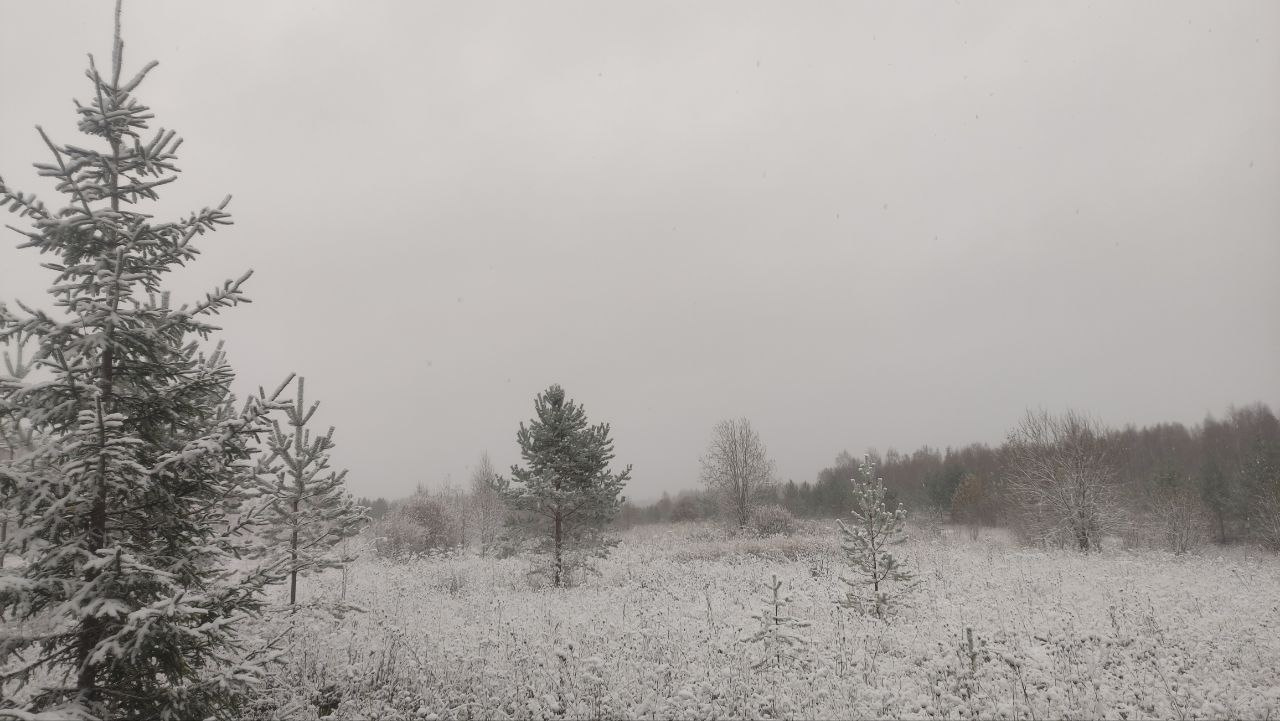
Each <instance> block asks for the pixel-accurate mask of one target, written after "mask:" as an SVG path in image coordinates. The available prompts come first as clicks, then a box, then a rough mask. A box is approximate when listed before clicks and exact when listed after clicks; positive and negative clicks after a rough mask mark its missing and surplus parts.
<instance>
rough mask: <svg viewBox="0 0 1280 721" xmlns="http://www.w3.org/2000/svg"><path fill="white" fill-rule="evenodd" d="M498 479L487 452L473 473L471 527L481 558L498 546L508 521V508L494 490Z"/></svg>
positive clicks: (481, 456) (481, 457) (482, 455)
mask: <svg viewBox="0 0 1280 721" xmlns="http://www.w3.org/2000/svg"><path fill="white" fill-rule="evenodd" d="M497 477H498V472H497V470H495V469H494V467H493V461H492V460H490V459H489V453H488V452H487V451H486V452H485V453H483V454H481V455H480V461H479V462H478V463H476V467H475V470H473V471H472V472H471V517H472V524H471V525H472V528H473V532H474V533H475V537H476V543H477V546H478V547H479V550H480V555H481V556H483V555H486V554H487V553H488V552H489V551H490V550H492V549H493V548H494V546H495V545H496V544H497V541H498V538H499V536H500V535H501V534H502V527H503V526H504V525H505V524H506V520H507V508H506V506H505V505H504V504H503V503H502V497H501V496H499V495H498V491H497V489H495V488H494V479H496V478H497Z"/></svg>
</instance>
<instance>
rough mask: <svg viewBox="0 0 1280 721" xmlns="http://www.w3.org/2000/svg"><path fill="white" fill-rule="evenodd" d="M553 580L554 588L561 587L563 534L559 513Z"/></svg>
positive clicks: (557, 515) (557, 517)
mask: <svg viewBox="0 0 1280 721" xmlns="http://www.w3.org/2000/svg"><path fill="white" fill-rule="evenodd" d="M555 566H556V567H555V571H554V572H553V573H554V576H555V577H554V579H553V582H554V583H555V587H556V588H560V587H561V580H562V579H563V576H564V536H563V529H562V527H561V523H560V514H558V513H557V514H556V558H555Z"/></svg>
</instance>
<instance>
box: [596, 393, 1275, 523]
mask: <svg viewBox="0 0 1280 721" xmlns="http://www.w3.org/2000/svg"><path fill="white" fill-rule="evenodd" d="M726 424H727V425H726ZM744 428H745V429H749V423H747V422H746V421H745V420H742V419H740V420H736V421H732V422H725V424H721V426H718V427H717V429H716V431H715V432H713V440H712V442H711V443H710V444H709V454H708V457H707V458H704V464H703V465H704V481H705V476H706V475H707V473H706V471H707V468H706V466H707V461H708V458H712V459H714V458H716V457H721V456H725V455H726V453H725V449H726V448H727V449H729V451H730V453H729V455H733V453H732V450H733V447H734V446H733V444H735V443H737V444H741V443H742V439H743V437H744V433H746V436H745V437H746V438H747V439H748V440H749V441H750V443H748V444H746V445H750V446H752V449H751V454H755V455H756V456H758V457H760V454H761V453H762V451H763V443H762V442H761V441H760V440H759V437H758V436H753V435H752V434H754V431H744ZM726 444H728V445H726ZM1051 451H1052V453H1051ZM1055 453H1056V454H1057V455H1058V456H1065V455H1068V454H1071V453H1074V454H1075V456H1076V457H1075V459H1074V460H1072V459H1068V458H1065V457H1064V458H1060V460H1061V463H1062V464H1063V465H1070V464H1072V463H1074V464H1076V465H1077V466H1080V468H1079V470H1080V473H1079V474H1077V475H1078V476H1079V478H1080V479H1081V482H1082V485H1081V486H1080V487H1079V488H1077V489H1076V490H1077V491H1078V492H1079V493H1077V495H1081V494H1083V495H1084V496H1087V495H1088V492H1089V491H1091V490H1092V491H1096V493H1097V497H1096V499H1094V500H1092V501H1089V502H1090V503H1095V504H1096V505H1097V506H1098V507H1097V508H1096V509H1095V510H1094V511H1092V513H1094V515H1096V516H1097V522H1098V523H1099V524H1100V526H1099V528H1097V529H1092V530H1090V529H1088V528H1082V529H1080V531H1081V533H1082V534H1083V535H1084V536H1086V537H1087V536H1088V535H1089V534H1090V533H1094V534H1095V535H1096V534H1097V533H1098V532H1100V531H1102V530H1106V531H1108V532H1111V533H1115V534H1119V535H1128V536H1130V537H1135V538H1136V537H1137V536H1139V535H1142V534H1143V533H1161V534H1164V535H1168V534H1175V533H1177V528H1178V527H1179V525H1181V526H1183V527H1186V526H1194V527H1196V528H1197V529H1199V530H1200V531H1202V532H1203V533H1204V534H1205V535H1207V536H1209V537H1211V538H1212V539H1213V540H1214V541H1216V542H1218V543H1230V542H1234V541H1247V542H1260V543H1264V544H1266V545H1268V546H1271V547H1276V546H1280V532H1278V531H1280V529H1277V523H1278V520H1277V519H1278V518H1280V421H1278V420H1277V417H1276V415H1275V413H1274V411H1272V410H1271V408H1270V407H1268V406H1267V405H1265V404H1262V403H1257V404H1253V405H1248V406H1243V407H1234V408H1230V409H1229V410H1228V411H1227V412H1226V413H1225V414H1224V415H1223V416H1222V417H1220V418H1215V417H1213V416H1209V417H1206V418H1205V420H1204V421H1203V422H1201V423H1199V424H1196V425H1193V426H1190V427H1188V426H1186V425H1183V424H1181V423H1177V422H1168V423H1158V424H1155V425H1150V426H1144V427H1136V426H1133V425H1129V426H1126V427H1123V428H1118V429H1116V428H1107V427H1105V426H1102V425H1101V424H1099V423H1098V422H1097V421H1095V420H1092V419H1089V418H1087V417H1084V416H1082V415H1081V414H1077V413H1065V414H1061V415H1056V416H1055V415H1052V414H1045V413H1029V414H1028V415H1027V417H1026V418H1024V419H1023V420H1022V421H1021V422H1020V423H1019V424H1018V426H1017V427H1016V428H1015V429H1014V430H1012V431H1011V432H1010V433H1009V436H1008V438H1007V439H1006V441H1005V442H1004V443H1002V444H1000V445H997V446H991V445H987V444H983V443H974V444H971V445H968V446H964V447H961V448H946V449H938V448H932V447H929V446H923V447H921V448H918V449H916V450H914V451H911V452H908V453H903V452H899V451H896V450H892V449H890V450H888V451H887V452H885V453H883V454H881V453H878V452H876V451H875V450H871V451H869V452H868V454H867V455H868V457H869V458H870V459H871V461H872V462H873V463H874V464H875V465H876V466H878V467H879V469H880V473H881V475H882V476H883V478H884V483H885V487H886V490H887V493H888V494H889V505H890V506H893V505H894V504H896V503H897V502H899V501H900V502H901V503H902V504H903V505H904V506H905V507H906V508H907V509H908V510H909V511H910V512H911V513H912V514H913V515H914V516H915V517H916V518H917V519H919V518H934V519H937V520H940V521H951V522H956V523H964V524H969V525H971V526H975V527H976V526H1009V527H1014V528H1016V529H1018V530H1020V531H1024V532H1026V533H1027V534H1028V535H1034V534H1035V532H1036V531H1035V529H1034V528H1032V527H1033V526H1034V525H1035V519H1033V518H1028V516H1027V508H1026V507H1027V506H1028V505H1029V504H1031V503H1032V502H1033V500H1034V499H1031V498H1030V496H1034V495H1036V493H1037V490H1036V484H1035V483H1034V482H1033V481H1034V480H1035V479H1034V478H1029V477H1028V476H1027V475H1026V469H1027V468H1029V467H1033V466H1036V465H1041V466H1044V465H1045V463H1046V461H1045V460H1044V459H1045V458H1046V457H1047V456H1051V455H1053V454H1055ZM748 455H750V454H748ZM761 458H763V457H761ZM749 460H750V459H749V458H748V457H746V456H744V455H742V454H738V458H737V459H736V460H734V461H733V463H738V464H740V465H741V467H742V468H744V469H745V468H752V467H754V468H755V469H756V470H755V471H752V472H751V473H741V474H739V476H740V479H741V480H739V481H737V482H735V483H731V484H729V485H730V487H731V490H730V492H729V493H730V495H734V496H737V497H738V499H737V500H736V501H735V502H734V503H732V504H731V505H732V506H733V508H732V509H731V510H730V512H729V514H728V515H729V516H730V517H731V520H733V522H734V523H736V524H738V525H744V524H743V521H744V520H745V519H746V517H747V514H748V513H749V507H760V506H778V507H780V508H782V509H785V510H786V511H787V512H789V513H791V514H792V515H794V516H796V517H797V518H810V519H833V518H842V517H845V516H846V515H847V514H848V513H849V509H850V508H852V507H853V505H854V503H855V499H854V490H853V486H852V484H851V483H850V479H852V478H854V477H856V476H857V474H858V472H859V467H860V465H861V463H862V460H861V459H857V458H854V456H853V455H851V454H850V453H848V452H847V451H842V452H840V453H839V454H838V455H837V456H836V458H835V460H834V462H833V463H832V464H831V465H830V466H828V467H826V468H824V469H822V470H821V471H819V472H818V473H817V475H816V477H815V478H814V479H813V480H803V481H799V482H797V481H795V480H787V481H785V482H778V481H774V480H772V479H771V478H770V476H769V472H770V471H771V467H770V466H769V465H768V463H766V462H764V460H761V461H760V462H757V463H751V462H748V461H749ZM1086 461H1087V463H1086ZM721 465H722V466H723V468H721V470H722V471H723V475H726V476H729V477H732V476H733V474H734V473H735V470H734V468H733V467H732V463H723V464H721ZM752 473H755V475H754V476H753V475H752ZM710 475H711V476H712V477H715V476H716V473H715V472H712V473H711V474H710ZM1063 475H1064V476H1065V475H1067V474H1065V473H1064V474H1063ZM1041 480H1044V481H1045V484H1042V485H1051V484H1052V482H1053V478H1051V477H1049V476H1046V477H1045V478H1043V479H1041ZM704 486H705V488H704V489H699V490H694V489H689V490H684V491H680V492H679V493H677V494H676V495H674V496H672V495H670V494H663V497H662V498H661V499H659V500H658V501H657V502H655V503H651V504H648V505H643V506H642V505H636V504H628V505H627V506H625V507H624V508H623V509H622V511H621V514H620V516H619V523H622V524H624V525H634V524H637V523H654V522H667V521H685V520H704V519H709V518H715V517H720V516H722V515H724V514H723V502H724V494H723V493H721V492H720V490H719V488H720V487H719V486H717V484H716V483H705V482H704ZM744 486H746V487H750V488H751V489H752V490H751V491H750V494H749V495H750V500H749V503H746V504H744V503H743V502H742V500H741V499H742V497H741V493H742V492H743V488H744ZM1041 495H1042V496H1043V494H1041ZM1051 501H1052V499H1051V498H1044V497H1042V498H1041V502H1042V503H1045V504H1048V503H1050V502H1051ZM1119 516H1122V517H1119ZM1040 532H1042V533H1043V532H1044V529H1041V531H1040ZM1040 540H1045V539H1040ZM1050 540H1052V539H1050ZM1096 541H1097V539H1096V538H1084V540H1082V539H1081V538H1079V537H1077V538H1074V539H1073V543H1075V545H1077V546H1080V545H1084V546H1089V545H1091V544H1094V543H1095V542H1096ZM1171 543H1173V542H1172V541H1171ZM1173 545H1179V544H1176V543H1173ZM1183 545H1185V544H1183Z"/></svg>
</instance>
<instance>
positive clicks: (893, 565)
mask: <svg viewBox="0 0 1280 721" xmlns="http://www.w3.org/2000/svg"><path fill="white" fill-rule="evenodd" d="M853 495H854V507H853V509H852V513H853V522H852V523H851V524H849V525H846V524H845V523H844V522H843V521H837V523H839V524H840V532H841V534H842V535H843V537H844V541H843V543H842V544H841V548H842V549H843V550H844V553H845V557H846V558H847V559H848V561H849V563H850V564H851V565H852V566H853V567H854V570H855V571H856V575H855V577H854V578H843V579H842V580H843V581H844V582H845V583H846V584H847V585H849V587H850V588H849V590H848V592H847V593H846V595H845V598H844V599H842V600H841V601H840V603H841V605H843V606H845V607H848V608H857V609H865V608H868V607H869V608H870V610H871V613H872V614H873V615H874V616H876V617H877V618H884V617H885V616H886V615H887V614H888V612H889V611H890V610H891V609H892V608H893V606H894V605H896V604H897V603H898V602H899V601H900V600H901V598H902V597H903V596H905V595H906V594H907V593H909V592H910V591H911V590H912V589H913V588H914V587H915V574H914V573H912V572H911V571H910V570H909V569H907V568H905V567H903V566H902V564H901V563H900V562H899V561H898V558H897V557H896V556H894V555H893V553H892V552H891V551H890V550H889V547H890V546H892V545H896V544H899V543H902V542H903V541H905V540H907V536H906V532H905V530H904V526H905V524H906V520H907V512H906V509H904V508H903V507H902V505H901V504H899V505H898V507H897V509H895V510H893V511H890V510H888V509H887V508H885V488H884V481H883V480H881V479H880V478H879V477H878V476H877V475H876V469H875V466H874V465H873V464H872V462H871V459H870V458H865V459H864V460H863V462H862V465H860V466H859V468H858V477H857V478H854V479H853Z"/></svg>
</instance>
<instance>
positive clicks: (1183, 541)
mask: <svg viewBox="0 0 1280 721" xmlns="http://www.w3.org/2000/svg"><path fill="white" fill-rule="evenodd" d="M1152 508H1153V515H1154V517H1155V522H1156V524H1157V531H1158V533H1159V535H1160V540H1161V545H1163V546H1164V548H1165V549H1166V550H1169V551H1173V552H1174V553H1179V554H1181V553H1188V552H1190V551H1193V550H1195V549H1196V548H1198V547H1199V546H1200V545H1201V544H1202V543H1204V539H1205V537H1206V535H1207V533H1208V518H1207V516H1206V514H1205V512H1204V507H1203V504H1202V503H1201V502H1200V499H1199V497H1198V496H1197V495H1196V494H1194V493H1191V492H1187V491H1176V492H1169V493H1165V494H1162V495H1161V496H1160V497H1158V498H1157V499H1156V500H1155V502H1154V503H1153V504H1152Z"/></svg>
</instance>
